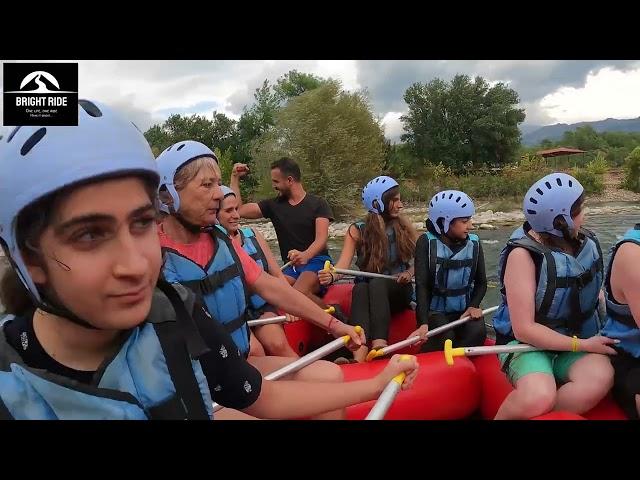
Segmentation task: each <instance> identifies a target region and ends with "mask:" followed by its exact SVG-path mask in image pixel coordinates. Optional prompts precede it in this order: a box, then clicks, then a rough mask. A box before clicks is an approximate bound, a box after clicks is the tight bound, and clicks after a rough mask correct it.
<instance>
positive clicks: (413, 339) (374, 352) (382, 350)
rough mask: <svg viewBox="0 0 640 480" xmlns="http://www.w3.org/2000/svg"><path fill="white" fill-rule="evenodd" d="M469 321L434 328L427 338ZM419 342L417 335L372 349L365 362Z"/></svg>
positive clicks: (492, 308) (487, 311) (464, 320)
mask: <svg viewBox="0 0 640 480" xmlns="http://www.w3.org/2000/svg"><path fill="white" fill-rule="evenodd" d="M497 309H498V306H497V305H496V306H495V307H491V308H487V309H486V310H483V311H482V314H483V315H486V314H488V313H492V312H495V311H496V310H497ZM470 319H471V316H466V317H462V318H461V319H459V320H454V321H453V322H451V323H447V324H446V325H442V326H441V327H438V328H434V329H433V330H429V331H428V332H427V338H431V337H434V336H436V335H438V334H440V333H442V332H446V331H447V330H451V329H452V328H455V327H457V326H458V325H462V324H463V323H466V322H468V321H469V320H470ZM419 340H420V336H419V335H414V336H413V337H409V338H407V339H406V340H402V341H401V342H398V343H394V344H392V345H388V346H386V347H384V348H379V349H377V350H376V349H373V350H371V351H370V352H369V354H368V355H367V362H370V361H372V360H373V359H375V358H378V357H382V356H384V355H388V354H389V353H393V352H397V351H398V350H402V349H403V348H405V347H409V346H411V345H413V344H415V343H418V341H419Z"/></svg>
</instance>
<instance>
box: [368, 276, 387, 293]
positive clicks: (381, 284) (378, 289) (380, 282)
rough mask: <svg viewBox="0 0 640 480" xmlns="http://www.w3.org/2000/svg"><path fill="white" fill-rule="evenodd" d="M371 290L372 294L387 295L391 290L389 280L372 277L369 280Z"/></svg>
mask: <svg viewBox="0 0 640 480" xmlns="http://www.w3.org/2000/svg"><path fill="white" fill-rule="evenodd" d="M369 291H370V292H371V295H386V294H387V292H388V291H389V280H386V279H383V278H372V279H371V280H369Z"/></svg>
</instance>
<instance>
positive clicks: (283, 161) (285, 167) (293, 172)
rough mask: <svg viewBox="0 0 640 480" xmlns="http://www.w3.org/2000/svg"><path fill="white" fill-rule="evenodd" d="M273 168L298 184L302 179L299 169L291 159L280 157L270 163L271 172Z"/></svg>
mask: <svg viewBox="0 0 640 480" xmlns="http://www.w3.org/2000/svg"><path fill="white" fill-rule="evenodd" d="M274 168H278V169H280V171H281V172H282V173H283V174H284V176H285V177H292V178H293V179H294V180H295V181H296V182H299V181H300V179H301V178H302V175H301V174H300V167H299V166H298V164H297V163H296V161H295V160H293V159H292V158H289V157H282V158H280V159H278V160H276V161H275V162H272V163H271V170H273V169H274Z"/></svg>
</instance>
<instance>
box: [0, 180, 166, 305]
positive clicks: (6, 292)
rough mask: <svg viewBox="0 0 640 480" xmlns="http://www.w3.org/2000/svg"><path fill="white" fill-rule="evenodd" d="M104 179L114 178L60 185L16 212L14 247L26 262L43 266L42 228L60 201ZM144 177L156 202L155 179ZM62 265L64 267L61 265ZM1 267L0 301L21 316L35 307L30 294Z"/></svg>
mask: <svg viewBox="0 0 640 480" xmlns="http://www.w3.org/2000/svg"><path fill="white" fill-rule="evenodd" d="M105 178H114V177H102V178H100V179H92V180H91V181H89V182H80V183H77V184H74V185H71V186H69V187H65V188H62V189H60V190H57V191H55V192H53V193H51V194H49V195H46V196H44V197H42V198H40V199H38V200H36V201H35V202H33V203H32V204H30V205H27V206H26V207H25V208H23V209H22V211H21V212H20V213H19V214H18V218H17V221H16V239H17V242H18V245H17V247H18V249H19V250H20V252H21V253H22V256H23V258H24V259H25V261H26V260H27V259H29V260H30V261H39V262H41V263H42V264H43V265H44V262H42V261H41V260H40V252H39V243H40V237H41V236H42V233H43V232H44V231H45V229H46V228H47V227H48V226H49V225H51V222H52V219H53V215H54V213H55V211H56V209H57V207H58V205H59V204H60V202H61V201H62V200H63V199H64V198H66V197H67V195H69V194H70V193H71V191H72V190H74V189H75V188H77V187H78V186H80V185H86V184H87V183H95V182H98V181H101V180H104V179H105ZM143 180H145V186H146V189H147V193H148V194H149V197H150V198H151V199H152V200H154V202H153V203H154V205H155V204H156V202H155V199H156V196H157V194H156V183H155V182H156V180H154V179H151V178H148V177H144V178H143ZM5 255H6V257H7V260H9V252H8V251H6V250H5ZM54 260H55V259H54ZM57 261H58V260H57ZM58 262H59V261H58ZM7 263H9V262H7ZM61 265H63V266H64V264H61ZM67 268H68V267H67ZM4 270H5V271H4V274H3V275H2V277H1V278H0V303H1V304H2V305H3V306H4V309H5V311H6V313H12V314H14V315H23V314H25V313H27V312H28V311H29V309H30V308H33V307H34V304H33V301H32V299H31V296H30V295H29V292H28V291H27V289H26V287H25V286H24V285H23V283H22V282H21V281H20V278H18V274H17V273H16V272H15V270H14V269H13V268H11V267H9V268H6V269H4ZM0 274H2V271H0ZM41 294H42V292H41Z"/></svg>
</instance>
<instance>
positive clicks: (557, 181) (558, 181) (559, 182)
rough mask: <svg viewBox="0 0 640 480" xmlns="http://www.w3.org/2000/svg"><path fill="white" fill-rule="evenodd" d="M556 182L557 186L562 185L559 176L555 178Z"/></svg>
mask: <svg viewBox="0 0 640 480" xmlns="http://www.w3.org/2000/svg"><path fill="white" fill-rule="evenodd" d="M556 183H557V184H558V186H559V187H561V186H562V180H560V179H559V178H556Z"/></svg>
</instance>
